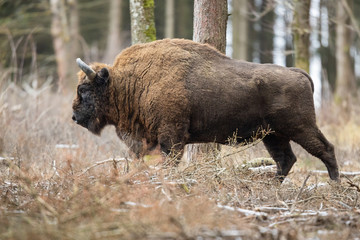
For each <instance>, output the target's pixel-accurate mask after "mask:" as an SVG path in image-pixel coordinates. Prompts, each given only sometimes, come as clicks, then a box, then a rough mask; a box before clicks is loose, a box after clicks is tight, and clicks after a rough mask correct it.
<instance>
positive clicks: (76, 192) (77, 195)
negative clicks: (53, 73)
mask: <svg viewBox="0 0 360 240" xmlns="http://www.w3.org/2000/svg"><path fill="white" fill-rule="evenodd" d="M29 91H31V90H29V89H28V90H27V92H24V91H22V90H20V89H19V88H18V87H16V86H14V85H10V86H2V90H1V91H0V157H1V160H0V193H1V205H0V239H327V240H329V239H355V238H360V232H359V230H358V229H359V228H360V210H359V207H360V203H359V201H358V195H359V191H360V189H359V185H360V177H359V176H349V179H346V178H344V177H343V178H342V183H341V184H334V183H332V182H328V180H329V178H328V176H327V175H326V174H325V175H324V174H318V173H311V170H315V169H318V170H324V169H325V167H324V166H323V164H322V163H321V162H320V160H318V159H315V158H313V157H311V156H310V155H308V154H307V153H306V152H305V151H304V150H302V149H301V148H300V147H298V146H296V145H294V148H295V152H296V155H297V156H298V159H299V160H298V162H297V163H296V164H295V167H294V168H293V170H292V172H291V173H290V175H289V177H288V178H287V179H286V181H285V182H284V183H283V184H281V185H280V184H278V183H277V182H276V181H274V179H273V176H274V171H273V170H272V169H271V167H270V171H264V170H261V171H260V170H251V169H250V168H249V167H248V166H250V165H249V164H246V165H243V163H244V162H251V161H252V159H254V158H259V157H265V158H266V157H268V154H267V152H266V151H265V149H264V148H263V146H262V144H259V145H257V146H255V147H253V148H250V149H247V150H244V151H242V152H240V153H238V154H236V155H232V156H231V157H228V158H223V157H221V156H222V155H224V154H226V153H229V151H233V150H231V149H229V148H225V150H223V152H221V153H216V154H209V155H207V156H206V155H205V156H198V158H197V159H196V161H193V162H191V163H188V164H184V165H182V166H181V167H177V168H176V167H172V166H166V165H165V164H163V163H162V162H161V159H159V158H156V157H147V158H146V160H145V161H144V162H140V161H137V160H131V159H129V158H128V155H127V152H126V147H125V146H124V145H123V144H122V143H121V142H120V141H119V140H118V138H117V137H116V135H115V133H114V130H113V129H112V128H106V129H105V130H104V132H103V134H102V136H101V137H100V138H99V137H96V136H93V135H92V134H91V133H89V132H88V131H87V130H85V129H83V128H81V127H79V126H76V125H75V124H73V123H72V120H71V102H72V96H71V94H54V93H51V91H50V90H49V89H48V88H44V89H43V91H41V92H38V91H35V92H33V93H30V92H29ZM331 111H334V113H336V112H335V110H332V109H330V110H327V111H326V113H320V115H319V116H320V117H319V119H320V125H321V128H322V130H323V131H324V133H325V134H326V135H327V136H328V137H329V140H330V141H332V142H333V143H334V144H335V145H336V148H337V157H338V160H339V164H340V166H341V170H343V171H360V161H359V160H360V159H359V153H360V147H359V146H360V123H359V122H357V121H356V120H350V121H347V122H345V121H344V122H341V120H339V117H337V118H334V117H326V116H328V115H331ZM336 114H338V115H337V116H339V113H336ZM352 119H355V118H352ZM60 144H63V145H60ZM237 150H238V149H237ZM237 150H235V151H237ZM113 159H114V160H113Z"/></svg>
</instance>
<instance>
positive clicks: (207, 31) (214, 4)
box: [187, 0, 228, 161]
mask: <svg viewBox="0 0 360 240" xmlns="http://www.w3.org/2000/svg"><path fill="white" fill-rule="evenodd" d="M227 17H228V15H227V0H195V1H194V28H193V30H194V32H193V40H194V41H195V42H200V43H208V44H210V45H212V46H213V47H215V48H216V49H218V50H219V51H220V52H222V53H225V47H226V24H227ZM214 140H215V139H214ZM220 149H221V148H220V145H219V144H216V143H213V144H209V143H208V144H196V145H193V144H191V145H188V147H187V151H188V154H187V161H192V159H193V158H194V156H195V155H197V154H198V153H199V152H200V153H201V152H202V153H210V152H213V153H214V152H215V153H216V152H217V151H220Z"/></svg>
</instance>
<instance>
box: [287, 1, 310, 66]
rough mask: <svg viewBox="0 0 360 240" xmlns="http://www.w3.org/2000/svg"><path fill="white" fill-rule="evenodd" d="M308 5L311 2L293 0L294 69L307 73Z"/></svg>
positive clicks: (308, 44) (308, 43)
mask: <svg viewBox="0 0 360 240" xmlns="http://www.w3.org/2000/svg"><path fill="white" fill-rule="evenodd" d="M310 4H311V0H294V21H293V29H292V30H293V35H294V47H295V67H298V68H301V69H303V70H305V71H306V72H309V65H310V64H309V59H310V53H309V46H310V31H311V29H310V22H309V17H310Z"/></svg>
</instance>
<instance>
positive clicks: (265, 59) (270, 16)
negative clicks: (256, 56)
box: [259, 0, 275, 63]
mask: <svg viewBox="0 0 360 240" xmlns="http://www.w3.org/2000/svg"><path fill="white" fill-rule="evenodd" d="M274 6H275V2H274V0H266V1H265V0H263V1H262V3H261V8H260V11H261V13H263V12H267V13H266V14H265V15H264V16H263V17H262V18H261V19H260V26H261V31H260V32H259V41H260V63H272V62H273V61H274V60H273V51H274V21H275V14H274V10H273V8H274Z"/></svg>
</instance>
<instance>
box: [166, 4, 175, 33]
mask: <svg viewBox="0 0 360 240" xmlns="http://www.w3.org/2000/svg"><path fill="white" fill-rule="evenodd" d="M165 6H166V9H165V37H166V38H173V37H174V27H175V2H174V0H166V5H165Z"/></svg>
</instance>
